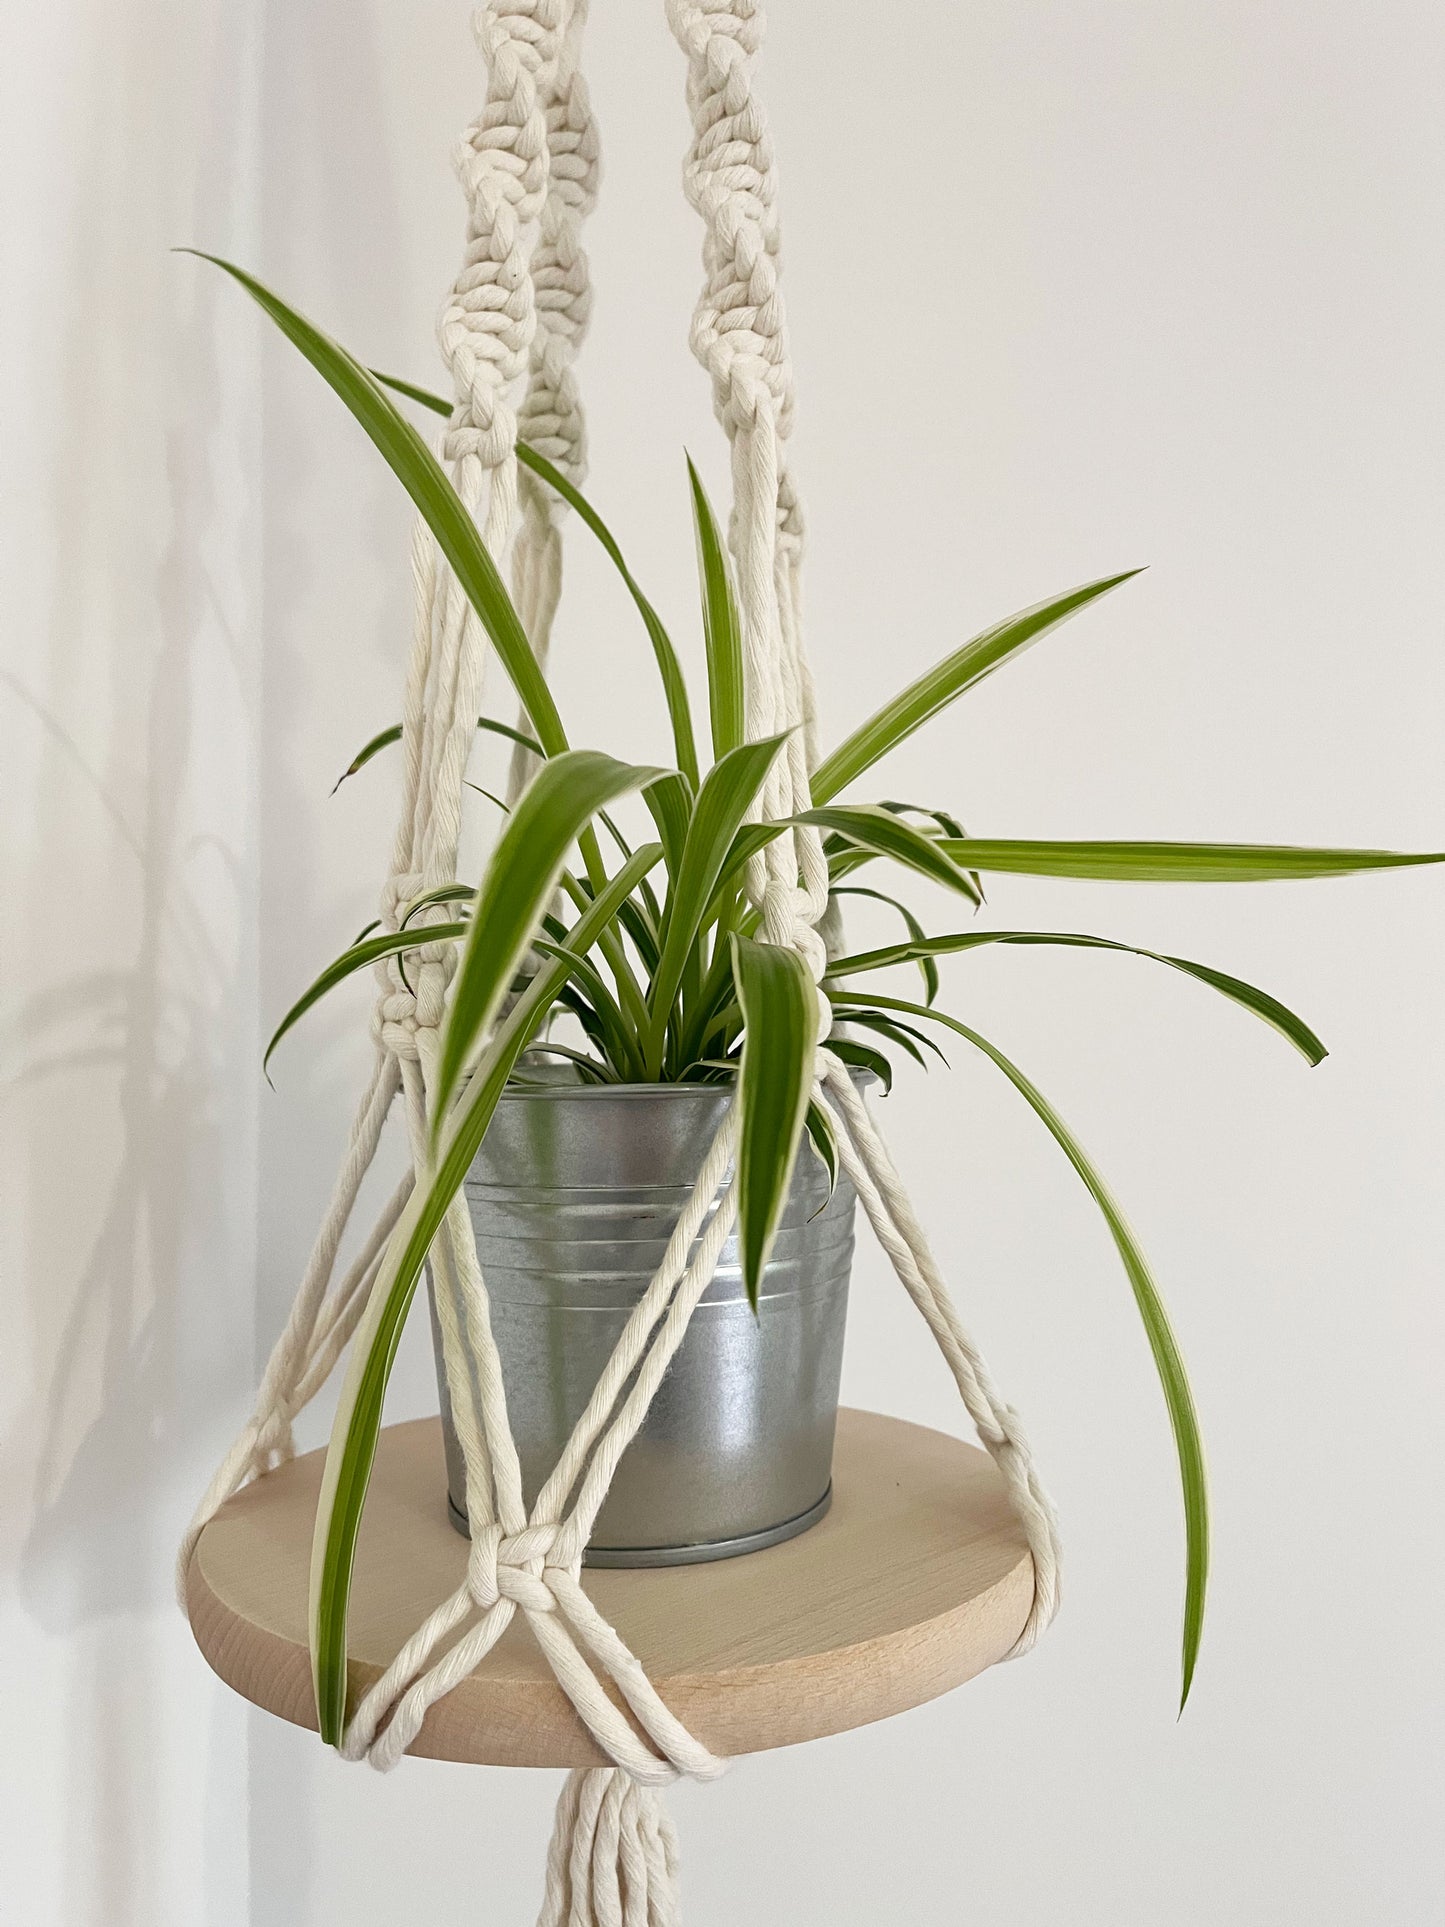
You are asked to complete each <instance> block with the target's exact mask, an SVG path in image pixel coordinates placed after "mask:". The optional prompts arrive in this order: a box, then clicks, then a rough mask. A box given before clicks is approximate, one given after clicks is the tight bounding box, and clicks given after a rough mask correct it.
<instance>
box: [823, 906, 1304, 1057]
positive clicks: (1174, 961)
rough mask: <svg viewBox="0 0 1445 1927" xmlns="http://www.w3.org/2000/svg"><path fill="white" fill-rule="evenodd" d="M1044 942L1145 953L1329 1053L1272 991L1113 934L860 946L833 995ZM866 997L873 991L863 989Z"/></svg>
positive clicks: (964, 937)
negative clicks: (921, 967)
mask: <svg viewBox="0 0 1445 1927" xmlns="http://www.w3.org/2000/svg"><path fill="white" fill-rule="evenodd" d="M994 943H1006V944H1045V945H1051V946H1055V947H1064V948H1068V949H1075V950H1114V951H1118V952H1120V953H1122V954H1123V955H1126V956H1130V957H1145V958H1147V959H1148V960H1149V961H1150V962H1151V963H1162V964H1168V965H1169V967H1170V968H1171V969H1172V970H1182V971H1183V972H1184V974H1185V975H1186V976H1188V977H1195V978H1197V979H1198V981H1199V982H1200V983H1202V984H1208V985H1209V986H1210V988H1211V989H1213V990H1217V991H1219V992H1220V994H1221V995H1222V996H1225V997H1228V998H1229V999H1230V1001H1231V1002H1232V1003H1236V1004H1239V1005H1240V1006H1241V1007H1242V1008H1243V1009H1245V1010H1248V1011H1252V1012H1253V1013H1254V1015H1255V1016H1256V1017H1261V1018H1263V1019H1264V1021H1265V1023H1267V1024H1269V1025H1271V1026H1272V1027H1273V1029H1275V1030H1277V1031H1278V1032H1279V1033H1280V1035H1281V1036H1282V1037H1284V1038H1287V1039H1288V1040H1289V1042H1290V1043H1291V1044H1293V1045H1294V1047H1295V1049H1296V1050H1297V1051H1299V1053H1300V1054H1301V1056H1302V1057H1304V1058H1306V1059H1307V1060H1308V1061H1309V1063H1311V1064H1318V1063H1320V1062H1322V1060H1323V1059H1324V1058H1326V1057H1327V1056H1328V1055H1329V1052H1328V1051H1327V1050H1326V1049H1325V1046H1324V1045H1323V1044H1322V1043H1321V1042H1320V1040H1319V1038H1318V1037H1317V1036H1316V1035H1315V1033H1314V1032H1313V1031H1312V1030H1311V1029H1310V1027H1309V1025H1308V1024H1307V1023H1305V1021H1304V1019H1303V1018H1302V1017H1297V1016H1296V1015H1295V1013H1294V1012H1293V1011H1292V1010H1290V1009H1289V1008H1288V1006H1287V1005H1285V1004H1282V1003H1281V1002H1280V1001H1279V999H1278V998H1277V997H1272V996H1271V995H1270V994H1269V992H1268V991H1267V990H1260V989H1258V988H1257V987H1256V986H1255V985H1254V984H1248V983H1245V982H1244V980H1243V979H1242V978H1240V977H1231V976H1229V975H1227V974H1226V973H1225V972H1224V971H1222V970H1215V969H1213V968H1211V966H1210V965H1208V964H1201V963H1193V962H1191V961H1190V959H1189V958H1188V957H1171V956H1167V955H1165V954H1164V952H1162V951H1159V950H1141V949H1140V948H1139V946H1138V945H1137V944H1132V943H1118V942H1116V941H1115V940H1114V939H1113V938H1112V937H1087V936H1083V935H1081V934H1080V933H1079V932H1078V931H1073V930H963V931H956V932H953V933H951V934H950V935H948V936H942V937H926V938H924V939H923V940H922V941H921V942H917V941H916V942H912V943H896V944H889V945H886V946H885V947H884V948H882V949H879V950H861V951H858V952H857V953H856V954H855V955H853V956H851V957H839V958H837V959H836V960H835V961H834V962H833V963H832V964H831V965H830V966H829V980H828V994H829V995H830V996H831V995H832V994H833V986H832V981H831V980H832V977H833V976H834V974H836V975H837V976H838V977H839V978H840V979H842V978H845V977H856V976H861V975H862V974H863V973H864V972H865V971H869V970H886V969H888V968H889V967H890V966H892V965H894V964H903V963H915V962H916V961H917V960H918V958H919V957H920V956H930V957H943V956H949V955H953V954H956V953H957V952H959V951H963V950H979V949H982V948H983V947H984V946H985V945H986V944H994ZM863 995H864V996H865V998H866V997H867V996H868V993H866V992H865V993H863Z"/></svg>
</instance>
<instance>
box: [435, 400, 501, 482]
mask: <svg viewBox="0 0 1445 1927" xmlns="http://www.w3.org/2000/svg"><path fill="white" fill-rule="evenodd" d="M476 394H477V390H476V388H475V386H473V387H472V390H471V396H472V398H473V399H474V398H475V396H476ZM473 399H469V401H468V409H469V410H470V409H471V407H472V405H473ZM516 442H517V418H516V416H515V415H514V414H513V412H512V410H511V409H510V408H508V407H506V406H504V405H498V406H496V407H494V408H493V409H492V410H491V412H490V414H489V416H488V418H487V421H486V423H485V425H484V426H480V427H479V426H478V424H477V421H476V418H475V416H474V415H472V414H471V413H470V412H469V413H468V414H466V415H464V416H462V417H461V419H460V420H457V421H452V422H449V423H448V424H447V427H446V432H445V433H444V435H443V436H442V454H443V455H444V456H445V457H446V459H447V461H449V462H451V463H453V464H459V463H461V462H466V461H473V462H479V463H480V464H481V466H482V467H483V468H497V467H499V466H500V465H501V464H502V463H503V462H504V461H506V459H507V457H508V456H509V455H510V454H511V452H512V450H513V448H514V447H515V446H516Z"/></svg>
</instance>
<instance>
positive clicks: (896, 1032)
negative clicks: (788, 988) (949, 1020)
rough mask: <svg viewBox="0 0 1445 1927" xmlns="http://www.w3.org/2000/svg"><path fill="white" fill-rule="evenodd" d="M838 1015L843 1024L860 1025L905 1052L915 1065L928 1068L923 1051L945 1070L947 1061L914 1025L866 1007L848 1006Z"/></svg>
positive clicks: (925, 1034) (924, 1033) (932, 1042)
mask: <svg viewBox="0 0 1445 1927" xmlns="http://www.w3.org/2000/svg"><path fill="white" fill-rule="evenodd" d="M839 1015H840V1017H841V1019H842V1021H843V1022H844V1023H847V1024H855V1025H858V1024H861V1025H862V1027H863V1029H864V1030H871V1031H875V1032H876V1033H877V1034H878V1036H880V1037H882V1038H884V1039H885V1040H886V1041H887V1042H888V1043H890V1044H896V1045H897V1046H898V1048H899V1049H900V1050H901V1051H904V1052H906V1054H907V1055H908V1056H909V1057H911V1058H912V1059H913V1061H914V1063H915V1064H922V1065H923V1067H924V1069H925V1070H926V1069H927V1068H928V1066H927V1063H926V1061H925V1059H924V1056H923V1053H924V1051H925V1050H930V1051H932V1052H933V1055H934V1056H935V1057H936V1058H937V1059H938V1061H939V1063H940V1064H942V1065H943V1066H944V1067H945V1068H947V1065H948V1059H947V1058H946V1057H945V1056H944V1054H943V1052H942V1051H941V1050H940V1049H939V1047H938V1045H937V1044H936V1043H935V1042H934V1040H933V1038H931V1037H930V1036H928V1035H927V1033H926V1032H925V1031H921V1030H919V1029H918V1028H917V1027H916V1026H915V1025H913V1024H905V1023H903V1022H902V1020H901V1019H900V1018H897V1017H891V1016H890V1015H889V1014H888V1012H887V1011H884V1010H872V1009H869V1008H868V1007H867V1006H866V1005H864V1006H854V1005H852V1004H849V1005H848V1006H847V1007H846V1008H845V1009H844V1010H842V1011H841V1012H840V1013H839Z"/></svg>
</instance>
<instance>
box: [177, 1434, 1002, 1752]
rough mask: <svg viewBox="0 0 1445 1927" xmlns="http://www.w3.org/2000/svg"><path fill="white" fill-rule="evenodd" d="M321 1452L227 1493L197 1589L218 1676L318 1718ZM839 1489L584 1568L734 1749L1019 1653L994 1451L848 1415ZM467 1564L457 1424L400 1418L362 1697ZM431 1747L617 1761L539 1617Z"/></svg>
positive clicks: (705, 1729)
mask: <svg viewBox="0 0 1445 1927" xmlns="http://www.w3.org/2000/svg"><path fill="white" fill-rule="evenodd" d="M322 1458H323V1454H321V1453H319V1452H312V1453H308V1454H307V1455H306V1456H305V1457H304V1458H298V1459H295V1460H293V1461H292V1462H291V1463H290V1464H288V1465H285V1466H282V1467H281V1468H280V1469H279V1470H277V1471H275V1472H272V1473H269V1474H268V1475H267V1476H266V1477H265V1478H262V1479H259V1480H257V1481H256V1482H255V1483H254V1484H252V1485H250V1486H248V1487H246V1489H245V1490H244V1491H242V1492H240V1493H238V1494H237V1495H236V1497H235V1498H233V1499H231V1500H230V1501H229V1502H228V1503H227V1504H226V1505H225V1506H223V1507H222V1509H221V1510H220V1512H219V1513H217V1515H216V1517H215V1518H214V1519H213V1520H212V1521H211V1523H210V1525H208V1526H207V1527H206V1529H205V1531H204V1533H203V1534H202V1535H201V1539H200V1543H199V1545H198V1546H197V1548H196V1552H195V1555H194V1557H193V1558H192V1561H191V1566H190V1573H189V1580H188V1591H187V1603H188V1607H189V1611H190V1619H191V1626H192V1629H193V1631H194V1633H195V1637H196V1641H197V1644H198V1645H199V1646H200V1649H201V1651H202V1653H203V1654H204V1655H205V1657H206V1659H207V1661H208V1662H209V1664H210V1665H211V1666H212V1668H213V1669H214V1670H215V1671H216V1672H217V1673H218V1674H219V1675H220V1677H221V1678H222V1679H223V1680H225V1681H226V1683H227V1684H228V1685H229V1686H232V1687H234V1688H235V1690H236V1691H237V1692H238V1693H241V1694H243V1695H244V1696H245V1698H247V1699H248V1700H251V1701H253V1702H254V1703H255V1704H256V1705H257V1706H261V1707H264V1708H265V1709H266V1710H267V1711H268V1712H271V1713H275V1714H278V1715H279V1716H280V1717H281V1718H282V1719H285V1720H290V1721H292V1722H293V1723H294V1724H296V1725H299V1726H309V1727H312V1728H314V1727H315V1725H316V1713H315V1707H314V1705H313V1702H312V1695H311V1665H310V1658H309V1655H308V1653H307V1645H306V1585H307V1572H308V1568H309V1564H310V1557H311V1528H312V1519H313V1515H314V1512H315V1507H316V1495H317V1492H318V1490H319V1487H320V1483H321V1466H322ZM833 1489H834V1497H833V1505H832V1508H831V1510H830V1511H829V1512H828V1513H827V1515H826V1516H825V1517H824V1518H823V1519H822V1520H821V1522H820V1523H819V1524H817V1525H816V1526H814V1527H812V1528H811V1529H810V1530H809V1531H807V1532H805V1533H803V1534H802V1535H801V1536H800V1537H798V1538H796V1539H792V1540H789V1541H788V1542H787V1543H786V1544H784V1545H780V1546H772V1547H769V1548H768V1549H767V1550H766V1551H763V1552H754V1553H749V1554H747V1555H745V1556H744V1557H741V1558H737V1559H725V1560H718V1561H716V1562H715V1563H713V1564H710V1565H701V1566H674V1567H669V1568H661V1569H656V1570H650V1571H637V1572H612V1571H597V1572H593V1571H585V1572H584V1574H583V1580H584V1584H585V1585H586V1588H587V1591H588V1592H589V1593H590V1594H591V1596H592V1598H593V1599H594V1600H595V1601H596V1603H597V1606H598V1608H599V1610H600V1611H601V1612H602V1613H603V1614H604V1615H605V1616H606V1617H607V1618H608V1619H609V1620H611V1621H612V1623H613V1625H614V1626H616V1628H617V1630H618V1632H619V1633H620V1634H621V1636H622V1637H623V1639H625V1640H626V1641H627V1643H628V1645H629V1646H630V1647H631V1648H632V1650H633V1651H634V1652H635V1653H636V1654H637V1657H638V1658H639V1659H640V1660H641V1661H642V1663H643V1665H644V1666H645V1667H646V1668H647V1670H648V1673H649V1674H650V1675H651V1677H652V1679H653V1681H654V1683H655V1684H656V1686H657V1688H658V1690H659V1692H660V1693H661V1694H662V1696H663V1698H664V1699H665V1700H666V1701H667V1703H668V1705H669V1706H670V1707H671V1708H672V1710H673V1711H674V1712H675V1713H676V1714H677V1715H678V1717H679V1718H680V1719H681V1720H682V1721H683V1722H684V1723H685V1724H686V1725H687V1726H688V1727H689V1728H690V1729H691V1731H692V1732H693V1733H695V1734H696V1735H697V1737H698V1739H700V1740H701V1741H702V1742H703V1743H704V1745H706V1746H708V1747H710V1748H711V1749H712V1750H713V1751H715V1752H717V1753H722V1754H737V1753H751V1752H757V1751H760V1750H762V1749H764V1748H767V1747H775V1746H792V1745H794V1744H796V1743H797V1742H799V1741H801V1740H810V1739H817V1738H819V1737H821V1736H822V1735H823V1734H826V1733H837V1732H841V1731H843V1730H844V1729H845V1728H848V1727H853V1726H863V1725H866V1724H867V1723H868V1722H869V1721H870V1720H879V1719H884V1718H886V1717H887V1716H888V1715H889V1714H892V1713H898V1712H902V1711H903V1710H904V1709H905V1708H907V1707H910V1706H918V1705H920V1704H922V1702H923V1701H925V1700H929V1699H934V1698H936V1697H937V1696H938V1695H939V1694H940V1693H946V1692H948V1691H950V1690H951V1689H952V1688H953V1687H955V1686H959V1685H961V1684H962V1683H963V1682H964V1681H965V1680H967V1679H971V1678H972V1677H973V1675H974V1674H975V1673H979V1672H982V1671H983V1669H984V1668H985V1667H986V1666H991V1665H993V1663H994V1662H995V1661H996V1660H998V1659H1001V1658H1002V1657H1003V1655H1004V1654H1005V1653H1006V1652H1007V1651H1008V1649H1009V1647H1010V1646H1011V1645H1012V1644H1013V1642H1014V1640H1015V1639H1016V1638H1017V1636H1018V1633H1019V1630H1020V1628H1021V1627H1022V1625H1023V1623H1024V1620H1025V1618H1026V1616H1027V1613H1028V1608H1029V1602H1030V1599H1031V1597H1032V1590H1033V1569H1032V1565H1031V1563H1030V1559H1029V1554H1028V1550H1027V1548H1026V1546H1025V1545H1024V1542H1023V1535H1022V1533H1021V1532H1020V1530H1019V1528H1018V1526H1017V1524H1016V1522H1015V1521H1014V1519H1013V1517H1012V1515H1011V1513H1010V1512H1009V1510H1008V1507H1007V1504H1006V1502H1005V1499H1004V1493H1003V1487H1002V1483H1001V1481H1000V1479H999V1476H998V1473H997V1472H996V1471H995V1469H994V1467H993V1464H992V1462H991V1461H990V1460H989V1459H988V1457H987V1456H986V1455H985V1454H984V1453H983V1452H981V1451H979V1450H978V1449H977V1448H976V1447H974V1446H969V1445H964V1444H963V1443H962V1442H961V1441H960V1440H958V1439H954V1438H949V1437H948V1436H946V1435H945V1434H944V1433H941V1432H933V1431H929V1430H927V1429H926V1428H925V1427H923V1426H919V1425H910V1424H908V1423H906V1422H905V1421H903V1420H901V1419H893V1418H884V1417H881V1416H880V1415H879V1414H877V1413H874V1412H857V1411H849V1410H846V1409H845V1410H844V1411H843V1412H841V1413H840V1414H839V1421H838V1441H837V1448H836V1452H835V1456H834V1465H833ZM466 1557H467V1547H466V1542H465V1540H463V1539H462V1538H461V1537H460V1535H459V1534H458V1533H456V1532H455V1531H454V1530H453V1528H452V1526H451V1525H450V1523H449V1522H448V1519H447V1511H446V1479H445V1473H444V1469H443V1464H442V1444H441V1429H440V1425H439V1423H438V1421H437V1420H436V1419H434V1418H433V1419H417V1420H414V1421H412V1422H411V1423H410V1424H406V1425H395V1426H390V1427H388V1428H387V1429H386V1430H385V1431H384V1432H383V1434H382V1437H381V1444H380V1449H379V1451H378V1453H377V1458H376V1467H375V1471H374V1473H373V1475H372V1481H371V1490H370V1493H369V1496H368V1499H367V1505H366V1514H365V1518H364V1521H363V1524H362V1529H361V1540H360V1545H359V1548H358V1552H357V1561H356V1574H355V1582H354V1587H353V1592H352V1599H351V1621H350V1655H351V1661H350V1683H351V1695H352V1702H351V1703H352V1704H353V1705H354V1704H355V1703H356V1699H357V1697H358V1696H359V1694H360V1693H362V1692H364V1691H365V1690H366V1688H367V1687H368V1686H369V1685H370V1684H371V1683H372V1681H373V1680H375V1679H376V1678H377V1677H378V1675H379V1674H380V1673H381V1672H382V1671H383V1670H384V1668H385V1666H386V1664H387V1662H388V1661H389V1660H390V1658H391V1657H392V1655H393V1654H394V1653H395V1652H396V1651H397V1649H398V1648H399V1647H400V1646H401V1644H402V1642H403V1640H405V1639H406V1638H407V1637H408V1636H409V1635H410V1634H411V1633H412V1632H413V1631H414V1630H415V1628H416V1627H417V1626H418V1625H419V1624H420V1623H421V1621H422V1619H423V1618H424V1617H425V1616H426V1614H427V1612H428V1611H430V1609H431V1608H432V1607H433V1606H434V1605H436V1604H437V1603H438V1602H439V1601H440V1600H441V1599H442V1598H444V1597H445V1596H446V1595H447V1594H448V1593H449V1592H451V1591H452V1590H453V1589H454V1588H455V1587H456V1586H457V1585H458V1584H459V1583H460V1581H461V1578H462V1575H463V1573H464V1571H465V1567H466ZM613 1697H614V1698H615V1697H616V1695H615V1694H614V1695H613ZM411 1750H412V1752H413V1753H420V1754H425V1755H428V1756H429V1757H431V1758H434V1759H443V1760H463V1761H476V1762H484V1763H487V1764H490V1765H497V1766H587V1765H599V1764H604V1763H605V1762H604V1761H603V1758H602V1755H601V1754H600V1753H599V1752H598V1750H597V1748H596V1746H595V1744H594V1742H593V1741H592V1738H591V1736H590V1735H589V1734H588V1732H587V1730H586V1728H585V1727H584V1726H583V1725H582V1723H581V1721H580V1720H579V1719H578V1717H577V1714H576V1713H575V1712H574V1710H573V1708H572V1706H571V1703H570V1702H569V1701H568V1699H567V1698H566V1696H565V1695H564V1694H563V1692H562V1690H561V1688H560V1687H559V1686H558V1685H557V1683H556V1681H555V1680H554V1679H553V1677H552V1674H551V1672H550V1671H549V1670H548V1668H547V1665H546V1662H545V1661H544V1660H543V1658H542V1655H541V1653H540V1652H539V1650H538V1648H537V1645H536V1643H535V1641H534V1640H533V1638H532V1636H531V1634H530V1632H529V1630H528V1628H527V1626H526V1623H525V1621H524V1619H523V1618H522V1616H521V1614H520V1613H519V1614H518V1615H517V1617H516V1619H515V1620H514V1621H513V1623H512V1624H511V1626H510V1627H509V1628H508V1629H507V1632H506V1633H505V1635H504V1636H503V1637H502V1639H501V1640H500V1641H499V1642H498V1644H497V1646H496V1647H495V1648H494V1649H493V1651H492V1652H491V1653H490V1654H489V1655H488V1656H487V1658H486V1659H485V1660H484V1661H483V1663H482V1665H481V1666H480V1667H479V1668H478V1670H477V1672H476V1673H474V1674H473V1675H472V1676H471V1678H469V1679H466V1680H464V1681H463V1682H462V1683H461V1685H459V1686H458V1687H456V1688H455V1689H454V1690H453V1691H452V1692H451V1693H450V1694H448V1695H447V1697H446V1698H445V1699H443V1700H441V1701H440V1702H439V1703H438V1704H437V1705H436V1706H434V1707H433V1708H432V1710H431V1712H430V1713H429V1714H428V1716H427V1719H426V1723H425V1724H424V1726H423V1727H422V1730H421V1733H420V1734H419V1736H418V1738H417V1740H416V1741H415V1743H414V1744H413V1746H412V1749H411Z"/></svg>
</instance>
